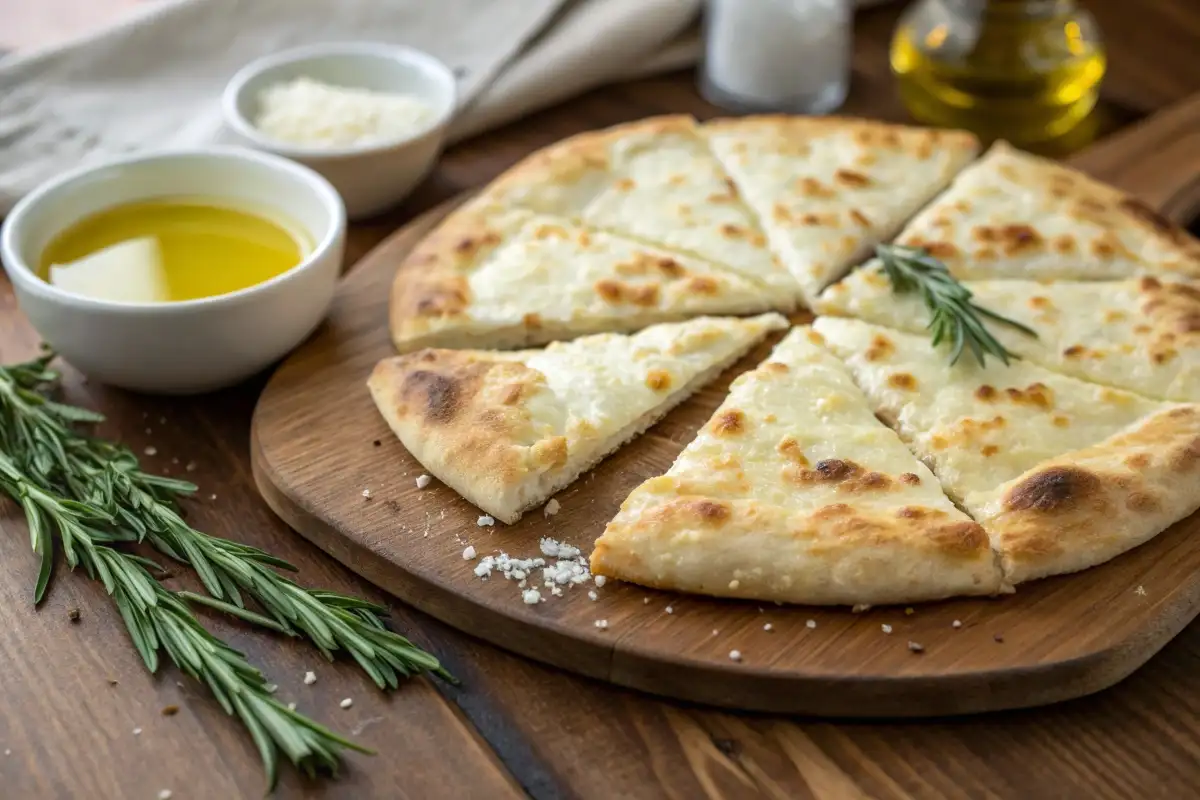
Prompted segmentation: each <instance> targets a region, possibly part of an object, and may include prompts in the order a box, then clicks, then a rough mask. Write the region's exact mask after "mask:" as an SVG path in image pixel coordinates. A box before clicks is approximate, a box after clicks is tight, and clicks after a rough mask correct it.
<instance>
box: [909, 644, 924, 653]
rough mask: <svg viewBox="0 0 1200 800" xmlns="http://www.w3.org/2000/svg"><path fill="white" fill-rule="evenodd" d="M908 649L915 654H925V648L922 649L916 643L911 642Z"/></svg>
mask: <svg viewBox="0 0 1200 800" xmlns="http://www.w3.org/2000/svg"><path fill="white" fill-rule="evenodd" d="M908 649H909V650H912V651H913V652H914V653H923V652H925V648H924V647H922V646H921V645H919V644H917V643H916V642H909V643H908Z"/></svg>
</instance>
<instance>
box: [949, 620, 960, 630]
mask: <svg viewBox="0 0 1200 800" xmlns="http://www.w3.org/2000/svg"><path fill="white" fill-rule="evenodd" d="M950 627H951V628H961V627H962V621H961V620H957V619H956V620H954V622H951V623H950Z"/></svg>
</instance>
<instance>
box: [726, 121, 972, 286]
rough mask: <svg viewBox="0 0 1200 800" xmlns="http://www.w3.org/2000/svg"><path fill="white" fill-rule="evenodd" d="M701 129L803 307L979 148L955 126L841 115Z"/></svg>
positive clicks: (889, 234)
mask: <svg viewBox="0 0 1200 800" xmlns="http://www.w3.org/2000/svg"><path fill="white" fill-rule="evenodd" d="M703 130H704V133H705V135H706V136H707V138H708V141H709V144H710V145H711V147H712V149H713V152H714V153H715V154H716V156H717V158H718V159H720V161H721V163H722V164H723V165H724V167H725V169H726V170H727V171H728V172H729V174H730V175H731V176H732V177H733V180H734V182H735V183H736V185H737V187H738V189H739V190H740V191H741V194H742V196H743V197H744V198H745V200H746V203H747V204H749V206H750V207H751V208H753V209H754V211H755V212H756V213H757V214H758V217H759V219H760V220H761V221H762V225H763V227H764V228H765V229H766V232H767V236H768V238H769V240H770V244H771V247H772V248H773V249H774V250H775V252H776V253H778V254H779V255H780V257H781V258H782V259H783V263H784V264H785V265H786V266H787V268H788V269H790V270H791V272H792V274H793V275H794V276H795V277H796V280H797V281H799V283H800V288H801V290H802V292H803V295H804V299H805V302H806V303H808V304H809V305H811V304H812V302H813V301H815V300H816V298H817V295H818V294H820V291H821V290H822V289H824V288H825V286H826V285H827V284H829V283H831V282H833V281H835V280H837V279H838V278H840V277H841V276H842V275H843V274H845V273H846V271H847V270H849V269H850V268H851V267H852V266H854V265H855V264H858V263H859V262H861V261H862V260H863V259H864V258H866V257H867V255H868V254H869V253H870V252H871V250H872V248H873V247H874V246H875V245H876V244H878V243H879V242H881V241H883V240H885V239H890V238H891V237H892V236H894V235H895V234H896V232H897V231H899V230H900V227H901V226H902V225H903V224H904V223H905V222H906V221H907V220H908V219H909V217H911V216H912V215H913V214H915V213H916V212H917V210H918V209H919V208H921V206H923V205H925V203H927V202H929V200H930V199H931V198H932V197H933V196H934V195H936V194H937V193H938V192H940V191H941V190H942V189H944V188H945V187H946V186H947V184H949V183H950V180H951V178H953V177H954V175H955V174H956V173H957V172H958V171H959V170H961V169H962V168H963V167H964V166H965V165H966V164H967V163H968V162H969V161H970V160H971V159H972V158H974V157H975V154H976V153H977V152H978V150H979V143H978V141H977V140H976V139H975V137H974V136H972V135H971V134H969V133H965V132H961V131H939V130H932V129H929V128H909V127H904V126H901V125H886V124H883V123H879V122H869V121H865V120H854V119H840V118H837V117H783V116H765V117H743V118H741V119H727V120H718V121H716V122H712V123H709V124H707V125H705V126H704V129H703Z"/></svg>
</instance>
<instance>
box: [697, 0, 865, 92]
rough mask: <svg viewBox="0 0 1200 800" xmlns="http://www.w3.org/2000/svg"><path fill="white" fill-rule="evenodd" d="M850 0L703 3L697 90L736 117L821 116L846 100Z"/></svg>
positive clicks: (710, 0)
mask: <svg viewBox="0 0 1200 800" xmlns="http://www.w3.org/2000/svg"><path fill="white" fill-rule="evenodd" d="M853 5H854V4H853V0H708V7H707V11H706V13H705V17H704V58H703V62H702V64H701V67H700V91H701V94H703V95H704V98H705V99H706V100H708V101H709V102H710V103H713V104H714V105H718V106H720V107H722V108H724V109H727V110H729V111H733V112H738V113H752V112H772V111H783V112H792V113H800V114H825V113H828V112H830V111H833V110H834V109H836V108H837V107H838V106H840V105H841V104H842V103H843V102H844V101H845V99H846V92H847V90H848V88H849V84H850V52H851V48H852V47H853V38H852V36H851V33H852V25H853V11H854V9H853Z"/></svg>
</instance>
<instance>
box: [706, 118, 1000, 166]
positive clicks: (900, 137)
mask: <svg viewBox="0 0 1200 800" xmlns="http://www.w3.org/2000/svg"><path fill="white" fill-rule="evenodd" d="M700 129H701V131H703V132H710V131H711V132H713V133H721V132H725V131H747V130H749V131H754V130H763V131H769V132H772V133H776V132H777V133H779V134H780V135H781V136H784V137H794V138H796V139H797V145H798V146H800V145H801V144H802V137H804V136H811V135H815V134H823V133H829V132H830V131H837V132H843V131H844V132H846V133H848V134H850V135H851V136H852V137H853V138H854V140H855V141H856V142H857V143H859V144H861V145H863V146H864V147H867V148H871V149H880V150H888V149H895V150H901V151H904V152H907V153H910V154H913V155H916V156H917V157H918V158H929V157H930V156H932V155H933V152H934V150H935V149H936V150H942V151H945V150H955V151H959V152H963V153H974V152H975V151H977V150H978V149H979V139H978V138H977V137H976V136H975V135H974V134H972V133H968V132H967V131H959V130H940V129H936V128H917V127H913V126H910V125H895V124H891V123H887V122H878V121H875V120H867V119H858V118H856V117H837V116H829V117H798V116H788V115H785V114H762V115H756V116H748V117H730V118H726V119H715V120H710V121H708V122H705V123H703V124H702V125H701V126H700ZM863 166H870V165H869V164H868V165H863ZM847 169H852V167H847Z"/></svg>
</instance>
